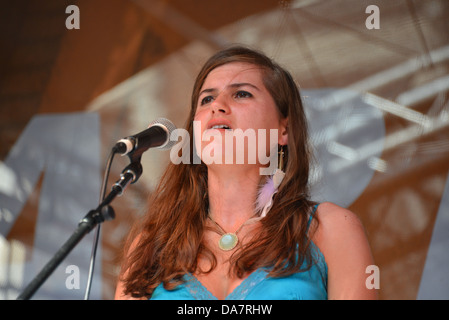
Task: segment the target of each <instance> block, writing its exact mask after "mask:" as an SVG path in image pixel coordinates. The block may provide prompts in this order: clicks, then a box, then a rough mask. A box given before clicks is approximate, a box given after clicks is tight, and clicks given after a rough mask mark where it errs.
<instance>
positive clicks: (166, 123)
mask: <svg viewBox="0 0 449 320" xmlns="http://www.w3.org/2000/svg"><path fill="white" fill-rule="evenodd" d="M153 126H159V127H161V128H163V129H164V130H165V131H167V140H166V141H165V143H164V144H162V145H160V146H159V147H157V148H159V149H163V150H168V149H171V148H172V147H173V146H174V145H175V144H176V141H172V140H170V135H171V133H172V132H173V131H175V129H176V126H175V125H174V124H173V122H171V121H170V120H168V119H165V118H158V119H156V120H154V121H152V122H151V123H150V125H149V126H148V128H151V127H153Z"/></svg>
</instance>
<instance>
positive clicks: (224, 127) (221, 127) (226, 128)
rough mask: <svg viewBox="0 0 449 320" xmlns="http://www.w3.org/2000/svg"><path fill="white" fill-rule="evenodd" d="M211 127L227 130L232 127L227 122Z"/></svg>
mask: <svg viewBox="0 0 449 320" xmlns="http://www.w3.org/2000/svg"><path fill="white" fill-rule="evenodd" d="M209 129H225V130H231V128H230V127H229V126H227V125H225V124H218V125H215V126H212V127H210V128H209Z"/></svg>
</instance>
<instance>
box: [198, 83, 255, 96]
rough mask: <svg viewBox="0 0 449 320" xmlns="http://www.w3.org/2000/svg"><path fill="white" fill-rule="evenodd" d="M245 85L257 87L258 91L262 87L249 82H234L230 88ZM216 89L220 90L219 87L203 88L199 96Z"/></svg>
mask: <svg viewBox="0 0 449 320" xmlns="http://www.w3.org/2000/svg"><path fill="white" fill-rule="evenodd" d="M245 86H249V87H252V88H254V89H256V90H257V91H260V89H259V88H258V87H257V86H255V85H253V84H251V83H249V82H242V83H232V84H230V85H228V88H240V87H245ZM216 91H218V89H216V88H207V89H204V90H202V91H201V92H200V94H199V95H198V96H201V95H202V94H204V93H211V92H216Z"/></svg>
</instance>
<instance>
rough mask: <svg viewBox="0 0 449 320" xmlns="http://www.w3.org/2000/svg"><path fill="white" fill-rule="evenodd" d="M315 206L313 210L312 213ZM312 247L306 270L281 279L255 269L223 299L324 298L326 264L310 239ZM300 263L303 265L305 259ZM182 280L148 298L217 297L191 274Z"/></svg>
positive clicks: (189, 298)
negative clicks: (309, 262) (309, 263)
mask: <svg viewBox="0 0 449 320" xmlns="http://www.w3.org/2000/svg"><path fill="white" fill-rule="evenodd" d="M316 207H317V206H315V208H314V210H313V213H315V211H316ZM313 213H312V215H313ZM312 215H311V216H310V219H309V224H310V222H311V219H312ZM311 250H312V257H313V261H314V264H313V265H312V266H311V268H310V269H309V270H307V271H304V272H298V273H294V274H291V275H289V276H286V277H282V278H273V277H268V276H267V275H268V271H269V269H266V268H262V269H257V270H255V271H254V272H253V273H251V274H250V275H249V276H248V277H247V278H246V279H244V280H243V281H242V282H241V283H240V285H239V286H238V287H237V288H235V289H234V291H232V292H231V293H230V294H229V295H228V296H227V297H226V300H326V299H327V264H326V261H325V260H324V256H323V254H322V253H321V251H320V249H319V248H318V247H317V246H316V245H315V244H314V243H313V242H312V245H311ZM303 265H304V266H305V262H304V264H303ZM184 280H185V282H184V283H183V284H181V285H179V286H177V287H176V288H175V289H173V290H166V289H164V287H163V285H162V284H160V285H159V286H158V287H157V288H156V289H155V290H154V292H153V295H152V296H151V299H152V300H217V298H216V297H215V296H214V295H213V294H212V293H210V291H209V290H208V289H207V288H206V287H205V286H203V284H202V283H201V282H200V281H199V280H198V279H197V278H196V277H195V276H193V275H192V274H190V273H189V274H186V275H184Z"/></svg>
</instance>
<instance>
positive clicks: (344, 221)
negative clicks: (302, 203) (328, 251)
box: [315, 202, 362, 231]
mask: <svg viewBox="0 0 449 320" xmlns="http://www.w3.org/2000/svg"><path fill="white" fill-rule="evenodd" d="M315 214H316V215H317V218H318V220H319V224H320V225H321V226H322V227H323V228H324V229H326V230H327V229H330V230H329V231H331V230H336V229H337V230H338V229H339V228H343V229H349V230H350V229H353V228H356V229H358V228H360V227H362V222H361V221H360V219H359V217H358V216H357V215H356V214H355V213H354V212H352V211H350V210H349V209H346V208H343V207H341V206H339V205H337V204H335V203H332V202H323V203H320V204H319V205H318V206H317V209H316V213H315Z"/></svg>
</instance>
